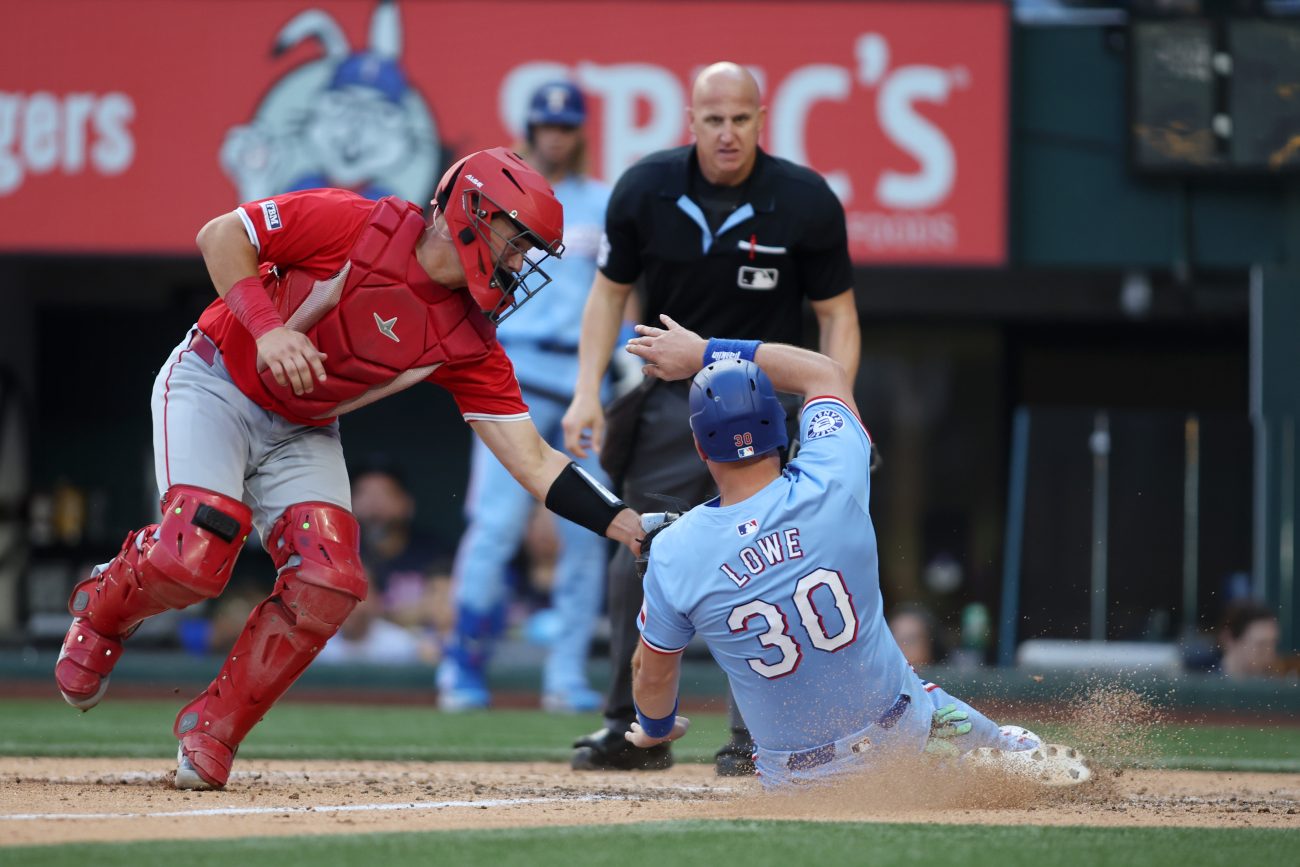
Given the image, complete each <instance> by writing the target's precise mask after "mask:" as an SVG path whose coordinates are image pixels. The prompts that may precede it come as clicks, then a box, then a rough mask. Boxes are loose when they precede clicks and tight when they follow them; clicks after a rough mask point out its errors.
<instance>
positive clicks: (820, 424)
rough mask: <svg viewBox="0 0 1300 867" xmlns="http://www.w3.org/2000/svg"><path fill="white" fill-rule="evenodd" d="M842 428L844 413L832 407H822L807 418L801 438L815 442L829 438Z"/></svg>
mask: <svg viewBox="0 0 1300 867" xmlns="http://www.w3.org/2000/svg"><path fill="white" fill-rule="evenodd" d="M843 427H844V413H843V412H841V411H840V410H839V409H838V408H836V407H834V406H823V407H822V408H821V409H818V410H817V411H816V412H814V413H813V414H812V415H811V416H809V417H808V422H807V427H805V428H804V432H803V438H804V439H805V440H815V439H818V438H820V437H824V436H830V435H831V434H833V433H835V432H836V431H838V430H841V429H842V428H843Z"/></svg>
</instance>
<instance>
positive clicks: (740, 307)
mask: <svg viewBox="0 0 1300 867" xmlns="http://www.w3.org/2000/svg"><path fill="white" fill-rule="evenodd" d="M728 193H730V195H728ZM733 196H734V201H729V200H731V199H733ZM702 204H703V205H704V207H701V205H702ZM733 204H734V205H735V207H734V210H730V208H731V206H732V205H733ZM719 208H722V209H724V210H730V213H726V214H725V216H724V215H723V213H720V211H719ZM706 209H707V211H708V213H706ZM719 221H720V225H719ZM710 225H713V226H717V230H716V231H713V230H712V229H711V228H710ZM598 264H599V267H600V271H601V273H602V274H604V275H605V276H606V277H608V278H609V279H610V280H613V281H614V282H616V283H632V282H634V281H635V280H636V279H637V278H638V277H641V276H642V275H644V277H645V281H644V282H645V287H646V298H645V301H646V304H645V308H644V309H645V314H644V316H643V322H645V323H647V324H653V325H659V324H660V322H659V314H660V313H666V314H668V315H669V316H671V317H672V318H673V319H675V320H677V321H678V322H680V323H681V324H682V325H683V326H685V327H687V328H689V329H691V330H692V331H695V332H697V333H698V334H700V335H702V336H704V337H732V338H744V339H750V340H754V339H757V340H767V341H776V342H780V343H793V344H799V343H801V342H802V337H803V309H802V301H803V298H804V297H807V298H809V299H811V300H814V301H819V300H822V299H825V298H832V297H834V296H836V295H839V294H840V293H841V292H844V291H845V290H847V289H849V288H851V286H852V279H853V274H852V266H851V264H850V262H849V253H848V244H847V238H846V236H845V227H844V208H843V207H842V206H841V205H840V202H839V200H838V199H837V198H835V194H834V193H832V192H831V189H830V187H829V186H827V185H826V181H825V180H823V179H822V177H821V175H819V174H817V173H816V172H814V171H812V170H811V169H807V168H804V167H803V166H799V165H796V164H794V163H792V162H790V161H789V160H783V159H780V158H778V157H773V156H769V155H767V154H765V153H764V152H763V151H762V150H760V151H759V152H758V157H757V160H756V162H755V163H754V170H753V171H752V172H751V173H750V176H749V178H748V179H747V180H746V181H745V182H744V184H743V185H742V186H741V188H740V191H739V194H738V195H736V194H735V191H732V190H727V189H724V188H718V187H711V186H710V185H707V184H706V183H705V181H704V178H703V176H702V175H701V174H700V169H699V165H698V161H697V158H696V154H695V146H694V145H686V146H685V147H679V148H673V149H671V150H666V151H659V152H658V153H653V154H651V155H650V156H648V157H646V158H644V159H642V160H641V161H640V162H638V163H637V164H636V165H634V166H632V167H631V168H629V169H628V170H627V171H626V172H624V173H623V176H622V177H621V178H619V180H618V183H617V184H615V186H614V192H613V193H612V195H611V196H610V200H609V208H608V210H607V211H606V215H605V239H604V241H603V243H602V245H601V251H600V256H599V260H598Z"/></svg>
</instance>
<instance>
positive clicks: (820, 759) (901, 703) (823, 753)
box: [785, 693, 912, 771]
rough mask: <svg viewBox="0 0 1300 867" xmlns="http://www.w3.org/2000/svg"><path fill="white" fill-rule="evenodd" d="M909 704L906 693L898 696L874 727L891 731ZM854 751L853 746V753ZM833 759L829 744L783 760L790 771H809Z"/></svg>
mask: <svg viewBox="0 0 1300 867" xmlns="http://www.w3.org/2000/svg"><path fill="white" fill-rule="evenodd" d="M911 704H912V697H911V696H910V695H908V694H906V693H902V694H900V695H899V696H898V700H897V701H895V702H894V703H893V704H892V705H891V706H890V708H889V710H887V711H885V712H884V713H883V714H881V715H880V719H878V720H876V725H877V726H879V727H880V728H882V729H892V728H893V727H894V726H896V725H898V721H899V720H900V719H902V718H903V714H905V713H907V709H908V707H910V706H911ZM856 751H857V750H856V745H855V748H854V752H856ZM834 758H835V744H834V743H829V744H824V745H822V746H820V747H813V748H812V749H810V750H800V751H799V752H797V753H791V754H790V757H789V758H788V759H786V760H785V766H786V767H787V768H789V769H790V770H792V771H809V770H812V769H813V768H818V767H821V766H822V765H828V764H830V763H831V761H833V760H834Z"/></svg>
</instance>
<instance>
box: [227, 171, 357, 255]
mask: <svg viewBox="0 0 1300 867" xmlns="http://www.w3.org/2000/svg"><path fill="white" fill-rule="evenodd" d="M374 207H375V203H374V202H372V201H371V200H369V199H366V198H363V197H361V196H358V195H357V194H356V193H353V192H349V191H347V190H332V189H322V190H302V191H301V192H297V193H284V194H283V195H279V196H275V197H274V198H270V199H261V200H259V201H254V202H246V203H244V204H242V205H240V206H239V207H238V208H236V209H235V213H236V214H238V215H239V218H240V220H241V221H242V222H243V224H244V231H246V232H247V233H248V240H249V241H250V242H251V243H252V244H253V246H254V247H256V248H257V258H258V260H259V261H261V262H266V263H270V264H273V265H281V266H289V265H296V266H298V267H301V268H304V269H306V270H309V271H313V272H316V273H319V274H321V275H322V276H328V275H329V274H333V273H334V272H335V271H337V270H338V269H339V268H341V267H342V266H343V263H344V262H345V261H347V257H348V253H349V252H350V251H351V249H352V245H353V244H354V243H355V242H356V238H357V233H358V232H360V231H361V228H362V227H363V226H364V225H365V223H366V219H367V218H368V217H369V216H370V212H371V211H372V210H373V209H374Z"/></svg>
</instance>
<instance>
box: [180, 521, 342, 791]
mask: <svg viewBox="0 0 1300 867" xmlns="http://www.w3.org/2000/svg"><path fill="white" fill-rule="evenodd" d="M290 522H292V523H290ZM290 527H292V532H289V531H288V529H289V528H290ZM268 541H269V545H268V547H269V548H270V549H271V550H272V551H273V554H272V556H273V558H274V560H275V562H276V563H277V564H279V565H280V566H281V568H280V577H279V580H277V581H276V583H275V589H274V590H273V591H272V593H271V596H270V597H269V598H268V599H267V600H266V601H264V602H263V603H262V604H261V605H259V606H257V608H256V609H254V611H253V613H252V614H251V615H250V616H249V618H248V622H247V623H246V624H245V625H244V631H243V632H242V633H241V634H240V636H239V638H238V639H237V640H236V641H235V646H234V648H233V649H232V650H231V651H230V656H229V657H228V658H227V660H226V663H225V665H223V666H222V668H221V673H220V674H219V675H217V678H216V680H214V681H212V683H211V684H210V685H209V686H208V688H207V689H206V690H205V691H204V692H203V693H202V694H201V695H200V696H199V697H198V698H196V699H195V700H194V701H192V702H190V703H189V704H188V705H186V706H185V707H184V708H182V710H181V712H180V714H179V716H177V718H176V726H175V729H174V731H175V733H176V736H177V737H179V738H180V739H181V748H182V749H183V750H184V751H185V752H186V754H187V755H190V758H191V761H192V762H193V764H194V766H195V768H196V770H198V771H199V773H200V774H201V775H202V776H203V778H204V779H205V780H206V781H207V782H209V783H211V784H212V785H214V786H221V785H225V782H226V777H227V776H228V774H229V767H226V768H225V770H224V771H223V770H221V768H220V767H219V766H220V764H221V763H220V762H216V761H213V762H209V761H207V760H206V759H205V758H204V755H205V754H208V753H212V750H211V749H210V747H211V745H210V744H208V745H207V746H204V742H203V741H202V740H201V736H204V737H206V738H215V739H216V740H217V741H218V742H220V743H221V744H224V745H225V746H226V747H227V748H229V749H230V750H231V752H232V754H233V751H234V750H235V749H236V748H238V746H239V744H240V743H241V742H242V741H243V739H244V736H245V735H247V734H248V732H249V730H251V729H252V728H253V726H254V725H256V724H257V722H258V721H259V720H261V718H262V716H263V715H264V714H265V713H266V712H267V711H268V710H270V708H271V705H273V704H274V703H275V702H276V700H278V699H279V698H280V696H281V695H283V694H284V693H285V691H286V690H287V689H288V688H289V687H290V686H291V685H293V682H294V681H296V680H297V679H298V677H299V675H301V674H302V672H303V671H304V670H305V669H306V668H307V666H308V665H309V664H310V663H311V661H312V660H313V659H315V658H316V655H317V654H318V653H320V650H321V648H322V647H324V646H325V642H326V641H328V640H329V639H330V637H331V636H333V635H334V633H335V632H337V631H338V628H339V627H340V626H341V625H342V624H343V621H344V620H346V619H347V616H348V615H349V614H350V613H351V612H352V609H353V608H354V607H355V606H356V604H357V602H358V601H360V600H361V599H364V598H365V595H366V577H365V571H364V570H363V569H362V567H361V558H360V552H359V549H360V542H361V532H360V528H359V527H358V526H357V522H356V519H355V518H353V517H352V515H351V514H350V513H349V512H347V511H346V510H344V509H341V508H339V507H337V506H330V505H327V504H323V503H308V504H303V505H299V506H294V507H293V508H291V509H289V510H288V511H287V512H286V513H285V515H284V516H283V517H281V519H280V520H279V521H277V522H276V525H275V529H274V530H273V531H272V533H271V534H270V537H269V540H268Z"/></svg>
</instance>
